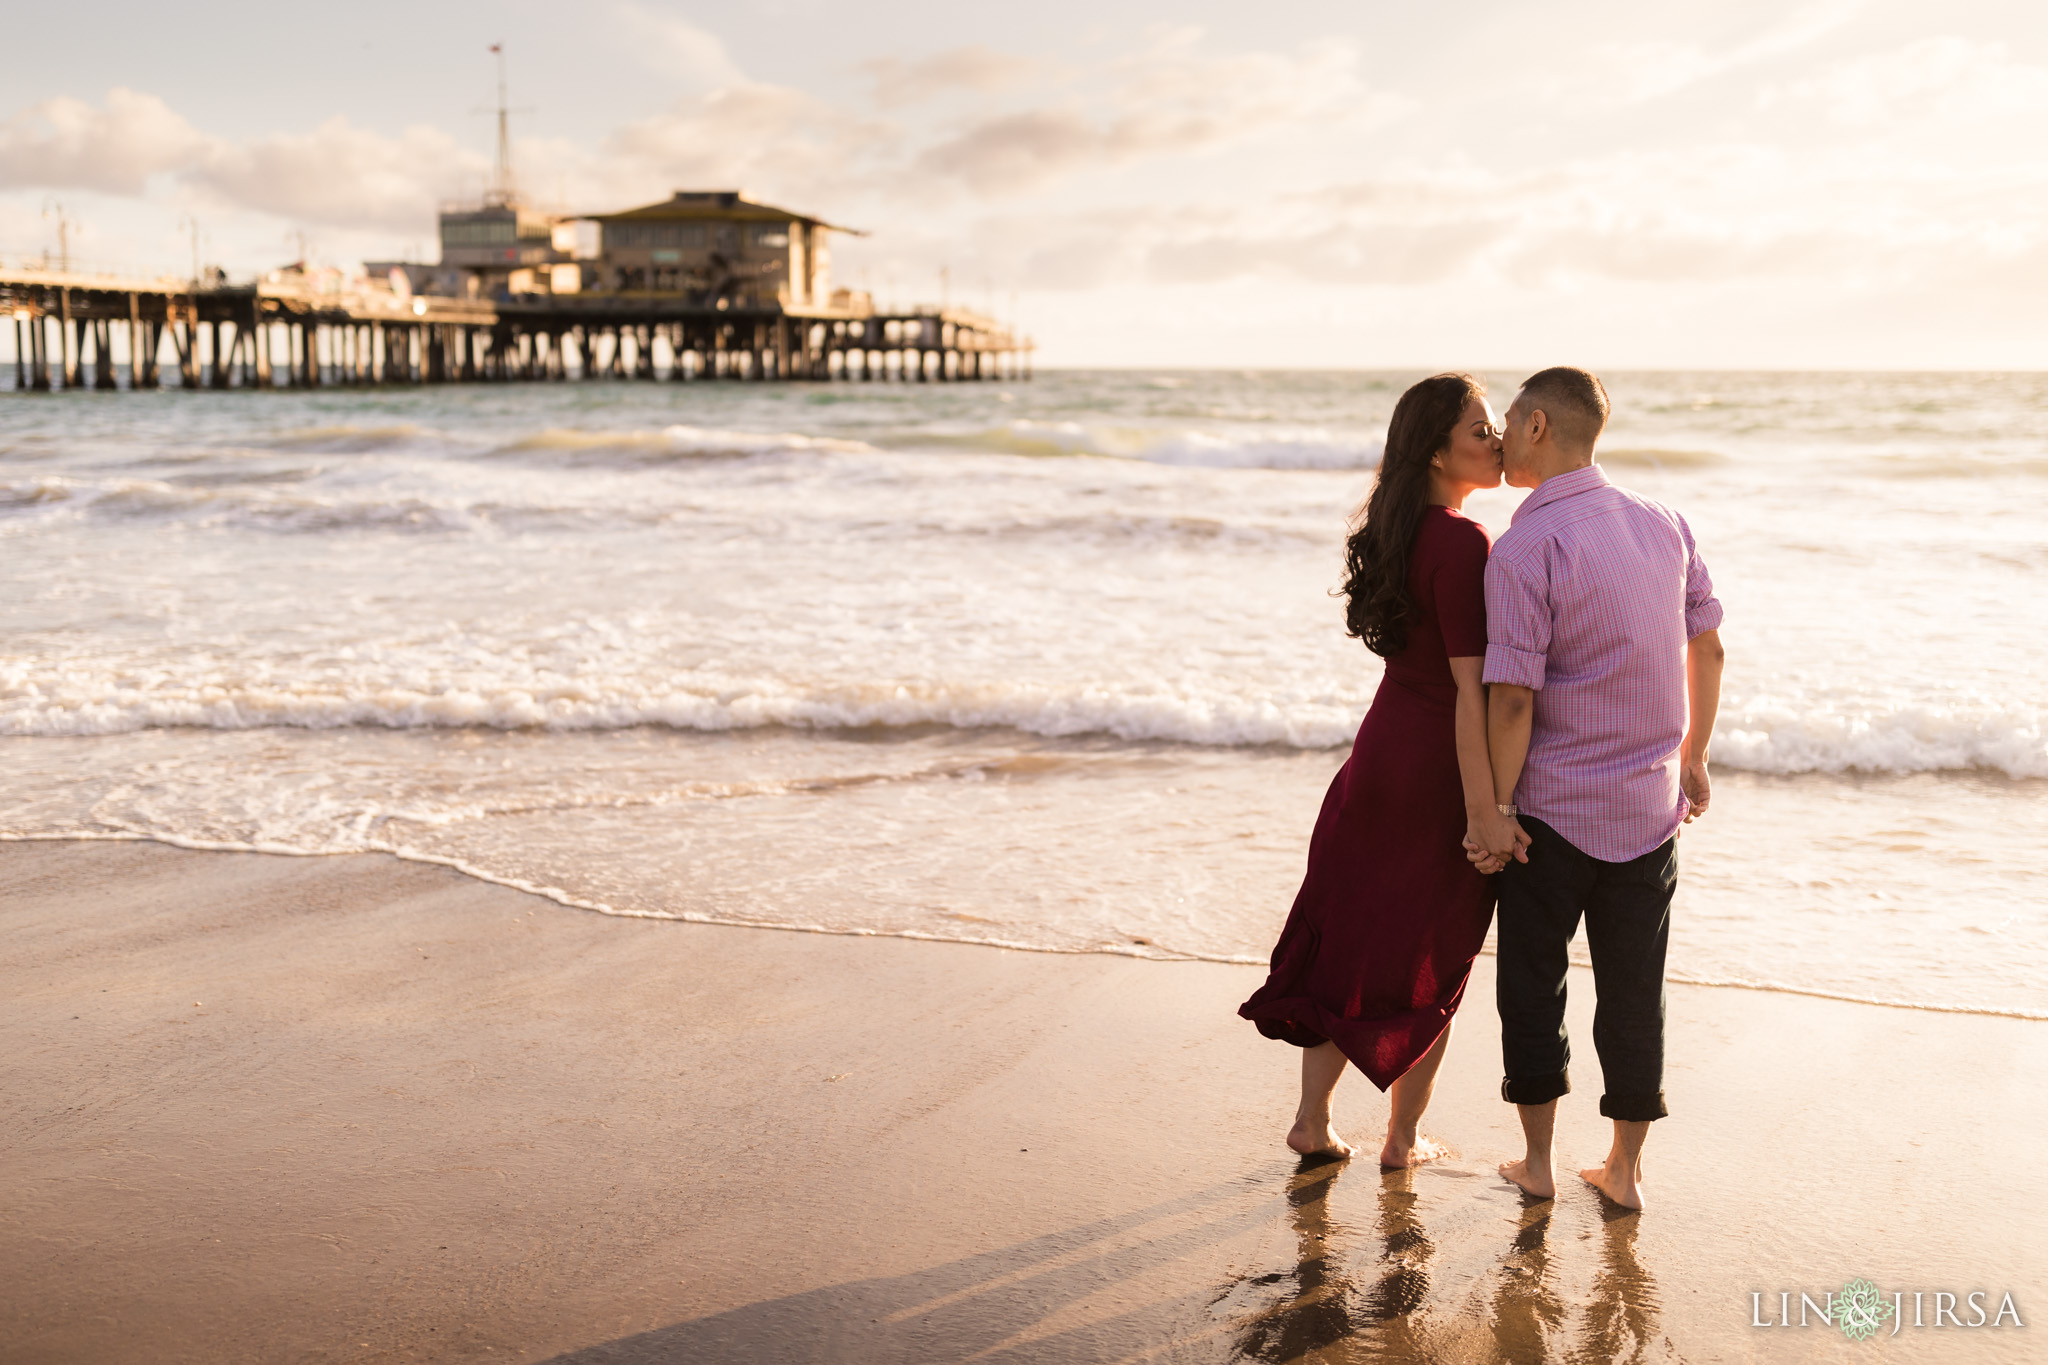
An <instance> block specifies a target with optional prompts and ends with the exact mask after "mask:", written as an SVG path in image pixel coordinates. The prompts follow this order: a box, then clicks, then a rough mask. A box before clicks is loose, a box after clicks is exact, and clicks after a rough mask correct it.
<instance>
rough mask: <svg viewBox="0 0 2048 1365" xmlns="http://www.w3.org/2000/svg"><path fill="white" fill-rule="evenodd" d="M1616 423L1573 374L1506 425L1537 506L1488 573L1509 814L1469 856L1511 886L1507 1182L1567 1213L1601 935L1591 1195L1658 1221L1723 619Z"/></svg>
mask: <svg viewBox="0 0 2048 1365" xmlns="http://www.w3.org/2000/svg"><path fill="white" fill-rule="evenodd" d="M1608 411H1609V405H1608V401H1607V391H1606V389H1605V388H1603V387H1602V385H1601V383H1600V380H1599V379H1598V378H1597V377H1596V376H1594V375H1593V374H1591V373H1589V372H1587V371H1585V370H1578V369H1570V368H1565V367H1560V368H1557V369H1549V370H1544V371H1542V372H1541V373H1540V374H1536V375H1532V376H1531V377H1530V378H1529V380H1528V381H1527V382H1526V383H1524V384H1523V385H1522V391H1521V392H1520V393H1519V394H1517V395H1516V396H1515V401H1514V402H1513V404H1511V405H1510V406H1509V408H1508V411H1507V416H1506V418H1505V419H1504V422H1503V425H1504V426H1505V428H1506V431H1505V434H1504V436H1503V438H1502V457H1501V458H1502V463H1503V465H1504V467H1505V470H1506V474H1507V481H1508V482H1509V483H1510V484H1513V485H1514V486H1515V487H1517V488H1528V489H1531V490H1533V491H1532V492H1531V493H1530V494H1529V497H1528V498H1527V500H1525V501H1524V502H1523V503H1522V505H1521V507H1520V508H1518V509H1517V510H1516V512H1515V516H1514V522H1513V524H1512V525H1511V526H1510V527H1509V528H1508V530H1507V532H1506V534H1504V535H1502V536H1501V538H1500V539H1499V540H1498V541H1497V542H1495V544H1494V547H1493V557H1492V558H1491V559H1490V560H1489V561H1488V562H1487V566H1486V636H1487V645H1486V671H1485V675H1484V677H1485V681H1486V682H1487V683H1488V684H1490V687H1489V689H1488V697H1487V740H1488V746H1489V749H1490V751H1491V755H1492V762H1493V781H1494V799H1495V800H1496V801H1497V802H1498V803H1499V805H1498V807H1497V809H1496V812H1495V813H1494V814H1493V815H1491V816H1489V817H1487V818H1486V819H1484V820H1483V822H1482V826H1481V828H1482V831H1483V838H1482V844H1483V846H1472V847H1468V853H1469V854H1470V856H1471V857H1472V859H1473V861H1474V862H1476V863H1477V864H1479V866H1480V867H1481V868H1482V869H1483V870H1486V871H1492V870H1494V869H1496V868H1498V869H1500V878H1499V896H1500V900H1499V912H1498V913H1499V939H1498V952H1499V956H1498V964H1499V968H1498V973H1497V987H1498V996H1499V1003H1500V1021H1501V1051H1502V1054H1503V1060H1504V1064H1505V1070H1506V1073H1507V1074H1506V1079H1505V1080H1504V1081H1503V1082H1502V1083H1501V1098H1503V1099H1505V1100H1508V1101H1510V1102H1512V1103H1513V1104H1515V1105H1517V1106H1518V1107H1519V1110H1520V1113H1521V1119H1522V1131H1523V1134H1524V1135H1525V1136H1526V1137H1527V1139H1528V1152H1527V1154H1526V1155H1525V1156H1524V1157H1523V1158H1522V1159H1521V1160H1519V1161H1511V1162H1508V1163H1506V1164H1504V1165H1503V1166H1502V1167H1501V1168H1500V1170H1501V1174H1502V1175H1504V1176H1506V1177H1507V1178H1508V1179H1509V1180H1511V1181H1513V1182H1514V1183H1515V1184H1517V1185H1519V1186H1521V1187H1522V1188H1523V1189H1524V1190H1526V1191H1528V1192H1529V1193H1530V1194H1533V1195H1536V1196H1538V1197H1540V1198H1545V1199H1548V1198H1550V1197H1552V1196H1553V1195H1554V1194H1555V1193H1556V1181H1555V1172H1554V1170H1553V1168H1552V1165H1551V1155H1550V1139H1551V1130H1552V1128H1553V1126H1554V1124H1555V1122H1556V1118H1557V1101H1558V1097H1559V1096H1561V1095H1563V1094H1565V1093H1566V1092H1568V1091H1569V1090H1570V1089H1571V1080H1570V1078H1569V1076H1568V1074H1567V1068H1568V1066H1569V1064H1570V1061H1571V1042H1570V1039H1569V1038H1568V1037H1567V1035H1566V1032H1565V1026H1564V1002H1565V975H1566V968H1567V962H1568V959H1567V955H1566V949H1567V946H1568V945H1569V944H1570V942H1571V940H1572V937H1573V935H1574V934H1576V933H1577V932H1578V926H1579V921H1580V919H1581V918H1582V917H1583V918H1584V920H1585V922H1586V942H1587V947H1588V950H1589V951H1590V953H1591V955H1592V959H1593V985H1594V990H1595V992H1596V993H1597V995H1598V998H1599V1003H1598V1006H1597V1007H1596V1010H1595V1013H1594V1016H1593V1047H1594V1050H1595V1051H1596V1052H1598V1053H1599V1056H1600V1070H1601V1073H1602V1078H1603V1080H1604V1082H1605V1091H1606V1093H1604V1094H1603V1095H1602V1096H1601V1098H1600V1112H1601V1113H1602V1114H1605V1115H1606V1116H1608V1117H1609V1118H1611V1119H1613V1120H1614V1146H1613V1149H1612V1150H1611V1151H1610V1152H1609V1153H1608V1156H1607V1162H1606V1164H1605V1165H1604V1166H1595V1167H1591V1168H1589V1169H1587V1170H1584V1171H1581V1172H1580V1174H1581V1175H1582V1176H1584V1177H1585V1178H1586V1179H1587V1180H1589V1181H1591V1182H1592V1183H1593V1184H1595V1185H1597V1186H1599V1187H1600V1189H1601V1190H1602V1191H1603V1192H1605V1193H1606V1194H1607V1195H1608V1196H1609V1197H1610V1198H1612V1199H1614V1200H1615V1201H1616V1202H1617V1203H1620V1204H1623V1205H1625V1206H1627V1207H1629V1208H1637V1209H1639V1208H1641V1207H1642V1206H1643V1197H1642V1191H1641V1188H1640V1186H1639V1184H1638V1182H1639V1181H1640V1180H1641V1177H1642V1149H1643V1141H1644V1139H1645V1138H1647V1137H1648V1136H1649V1132H1650V1122H1651V1121H1652V1120H1654V1119H1659V1118H1662V1117H1663V1116H1664V1115H1665V1114H1666V1113H1668V1112H1669V1111H1668V1110H1667V1109H1666V1108H1665V1105H1664V1089H1663V1085H1664V951H1665V946H1666V941H1667V938H1668V935H1669V930H1670V923H1671V894H1672V892H1673V890H1674V889H1675V888H1676V887H1677V885H1678V857H1677V845H1678V838H1677V836H1678V828H1679V826H1680V824H1682V823H1689V822H1690V821H1692V820H1693V819H1695V818H1696V817H1698V816H1700V815H1703V814H1705V813H1706V809H1707V801H1708V796H1709V789H1708V782H1707V741H1708V739H1709V738H1710V737H1711V736H1712V734H1713V730H1714V713H1715V711H1716V709H1717V708H1718V706H1719V702H1720V695H1721V662H1722V651H1721V642H1720V635H1719V632H1718V627H1719V626H1720V624H1721V604H1720V603H1719V602H1718V601H1716V600H1715V598H1714V588H1713V584H1712V582H1711V581H1710V580H1709V579H1708V577H1707V569H1706V565H1705V564H1704V563H1702V562H1701V560H1700V555H1699V550H1698V549H1697V548H1696V547H1695V546H1694V544H1693V538H1692V531H1691V529H1690V528H1688V527H1687V526H1686V524H1685V519H1684V518H1683V517H1681V516H1679V515H1678V514H1677V513H1676V512H1673V511H1671V510H1670V509H1669V508H1666V507H1661V506H1659V505H1658V504H1656V503H1654V502H1651V501H1650V500H1649V499H1647V498H1642V497H1638V496H1636V495H1635V494H1633V493H1629V492H1625V491H1624V490H1622V489H1619V488H1616V487H1615V486H1614V485H1613V484H1611V483H1609V482H1608V481H1607V476H1606V474H1605V473H1604V472H1603V471H1602V470H1601V469H1600V466H1599V465H1597V464H1595V463H1594V461H1593V448H1594V445H1595V443H1596V442H1597V441H1598V440H1599V437H1600V432H1601V430H1602V429H1603V428H1604V427H1605V426H1606V425H1607V414H1608Z"/></svg>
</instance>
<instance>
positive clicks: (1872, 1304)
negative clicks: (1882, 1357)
mask: <svg viewBox="0 0 2048 1365" xmlns="http://www.w3.org/2000/svg"><path fill="white" fill-rule="evenodd" d="M1834 1309H1835V1314H1834V1316H1835V1326H1837V1327H1839V1328H1841V1329H1842V1335H1843V1336H1845V1337H1848V1338H1849V1339H1850V1340H1851V1341H1868V1340H1869V1339H1870V1338H1871V1337H1873V1336H1875V1335H1876V1334H1877V1329H1878V1328H1879V1327H1880V1326H1881V1325H1882V1324H1883V1323H1884V1320H1885V1319H1886V1318H1888V1317H1890V1316H1891V1315H1892V1312H1893V1308H1892V1305H1891V1304H1889V1303H1887V1302H1885V1300H1884V1298H1883V1296H1881V1295H1880V1294H1879V1293H1878V1292H1877V1286H1876V1285H1874V1284H1872V1283H1871V1282H1870V1281H1869V1280H1864V1279H1855V1280H1851V1281H1849V1283H1847V1284H1845V1285H1843V1286H1842V1292H1841V1293H1839V1294H1837V1295H1835V1303H1834Z"/></svg>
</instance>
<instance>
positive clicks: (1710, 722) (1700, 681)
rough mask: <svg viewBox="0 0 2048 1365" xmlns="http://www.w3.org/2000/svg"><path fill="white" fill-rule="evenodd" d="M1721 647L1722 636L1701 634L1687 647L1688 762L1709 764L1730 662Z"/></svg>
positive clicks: (1709, 633)
mask: <svg viewBox="0 0 2048 1365" xmlns="http://www.w3.org/2000/svg"><path fill="white" fill-rule="evenodd" d="M1727 657H1728V656H1727V651H1726V650H1724V649H1723V648H1722V647H1721V632H1719V631H1718V630H1707V631H1701V632H1700V633H1699V634H1698V635H1695V636H1693V637H1692V640H1691V642H1690V643H1689V644H1687V645H1686V647H1685V684H1686V694H1687V702H1688V711H1689V718H1688V721H1687V724H1686V731H1685V761H1686V762H1688V763H1704V762H1706V761H1707V745H1708V743H1709V742H1710V741H1711V740H1712V739H1713V737H1714V720H1715V718H1716V717H1717V716H1719V715H1720V713H1721V669H1722V666H1723V665H1724V664H1725V663H1726V661H1727Z"/></svg>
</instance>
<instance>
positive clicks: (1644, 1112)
mask: <svg viewBox="0 0 2048 1365" xmlns="http://www.w3.org/2000/svg"><path fill="white" fill-rule="evenodd" d="M1600 1112H1601V1113H1602V1114H1604V1115H1605V1116H1606V1117H1608V1118H1611V1119H1620V1120H1621V1121H1622V1122H1623V1123H1648V1122H1649V1121H1650V1120H1652V1119H1661V1118H1663V1117H1664V1116H1665V1115H1667V1114H1669V1113H1670V1112H1671V1111H1670V1110H1669V1109H1666V1108H1665V1107H1664V1092H1663V1091H1661V1090H1659V1091H1658V1092H1656V1093H1655V1094H1654V1095H1602V1096H1601V1097H1600Z"/></svg>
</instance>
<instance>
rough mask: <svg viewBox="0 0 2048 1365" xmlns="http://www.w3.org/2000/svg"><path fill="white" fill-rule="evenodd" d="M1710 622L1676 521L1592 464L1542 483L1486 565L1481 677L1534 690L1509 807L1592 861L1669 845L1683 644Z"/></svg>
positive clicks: (1677, 817)
mask: <svg viewBox="0 0 2048 1365" xmlns="http://www.w3.org/2000/svg"><path fill="white" fill-rule="evenodd" d="M1720 624H1721V603H1720V601H1719V600H1718V599H1716V598H1715V596H1714V585H1713V582H1712V580H1710V579H1709V578H1708V577H1707V566H1706V565H1705V564H1704V563H1702V562H1701V560H1700V553H1699V550H1698V548H1697V547H1696V546H1695V545H1694V544H1693V539H1692V530H1691V528H1689V527H1688V526H1687V525H1686V524H1685V518H1683V517H1681V516H1679V515H1678V513H1676V512H1674V511H1672V510H1671V509H1669V508H1668V507H1662V506H1660V505H1658V504H1657V503H1654V502H1651V501H1650V500H1649V499H1648V498H1642V497H1637V496H1636V495H1635V494H1633V493H1630V492H1628V491H1626V490H1624V489H1620V488H1616V487H1615V486H1614V485H1613V484H1611V483H1609V482H1608V481H1607V475H1606V473H1605V472H1604V471H1603V470H1602V469H1601V468H1600V466H1599V465H1597V464H1596V465H1589V466H1588V467H1586V468H1585V469H1575V470H1573V471H1572V472H1571V473H1569V474H1559V475H1557V476H1555V477H1554V478H1549V479H1545V480H1544V481H1543V484H1542V486H1541V487H1539V488H1537V489H1536V491H1535V492H1533V493H1531V494H1530V495H1529V496H1528V498H1527V499H1525V500H1524V501H1523V503H1522V505H1521V506H1520V507H1518V508H1516V509H1515V517H1514V522H1513V524H1511V525H1510V526H1509V527H1508V530H1507V533H1506V534H1505V535H1503V536H1502V537H1501V538H1500V539H1499V540H1498V541H1495V542H1494V546H1493V557H1492V558H1491V559H1489V560H1488V561H1487V563H1486V674H1485V678H1486V681H1487V682H1490V683H1517V684H1519V685H1521V686H1523V687H1528V688H1534V689H1535V691H1536V706H1535V718H1534V725H1533V729H1532V730H1531V733H1530V736H1529V758H1528V761H1527V762H1526V763H1525V764H1524V765H1523V767H1522V780H1521V783H1520V785H1518V786H1517V787H1516V788H1515V804H1516V805H1517V806H1519V807H1520V808H1521V810H1522V813H1523V814H1524V815H1530V816H1534V817H1535V818H1536V819H1538V820H1541V821H1542V822H1543V823H1544V824H1546V825H1549V826H1550V827H1551V828H1552V829H1554V830H1556V831H1557V832H1558V833H1559V834H1562V835H1563V836H1564V837H1565V838H1566V839H1569V840H1570V841H1571V842H1572V843H1573V844H1574V845H1575V846H1576V847H1577V848H1578V849H1579V850H1580V851H1581V852H1584V853H1587V854H1590V855H1591V856H1592V857H1595V858H1598V859H1600V860H1602V861H1603V862H1610V863H1621V862H1627V861H1628V860H1629V859H1631V858H1638V857H1641V856H1642V855H1643V854H1645V853H1648V852H1649V851H1650V850H1651V849H1653V848H1656V847H1657V846H1658V845H1659V844H1662V843H1663V842H1664V841H1665V840H1666V839H1669V838H1670V837H1671V836H1672V834H1673V833H1675V832H1676V831H1677V829H1678V827H1679V825H1680V824H1682V823H1683V822H1684V819H1685V797H1684V796H1683V795H1682V794H1681V793H1680V792H1679V789H1678V767H1679V752H1678V751H1679V748H1680V746H1681V745H1682V744H1683V743H1684V741H1685V727H1686V721H1687V715H1686V690H1685V689H1686V683H1685V647H1686V642H1687V641H1689V640H1690V639H1692V637H1693V636H1695V635H1698V634H1700V633H1701V632H1702V631H1708V630H1713V629H1714V628H1715V627H1717V626H1719V625H1720Z"/></svg>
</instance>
